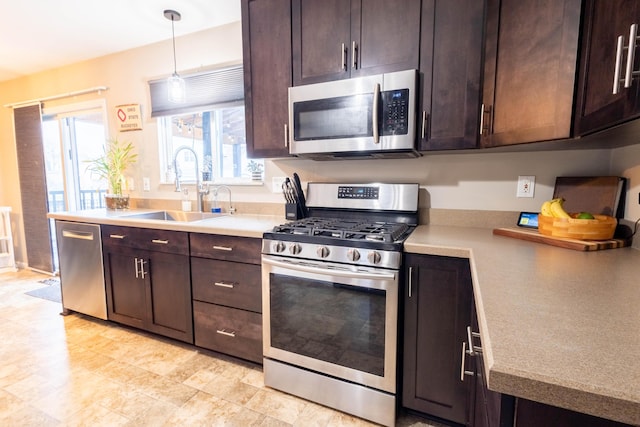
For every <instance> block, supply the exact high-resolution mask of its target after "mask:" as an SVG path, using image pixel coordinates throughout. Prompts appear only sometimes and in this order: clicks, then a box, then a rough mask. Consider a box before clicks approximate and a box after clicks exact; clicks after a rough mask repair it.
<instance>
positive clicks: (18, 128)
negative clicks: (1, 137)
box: [13, 104, 53, 273]
mask: <svg viewBox="0 0 640 427" xmlns="http://www.w3.org/2000/svg"><path fill="white" fill-rule="evenodd" d="M13 120H14V129H15V137H16V149H17V153H18V175H19V177H20V194H21V196H22V221H23V224H24V234H25V244H26V248H27V259H28V266H29V268H32V269H35V270H39V271H43V272H48V273H53V257H52V247H51V239H50V236H51V234H50V230H49V224H50V221H49V219H48V218H47V212H48V200H47V182H46V176H45V164H44V151H43V147H42V128H41V121H42V117H41V112H40V104H36V105H30V106H26V107H20V108H14V110H13Z"/></svg>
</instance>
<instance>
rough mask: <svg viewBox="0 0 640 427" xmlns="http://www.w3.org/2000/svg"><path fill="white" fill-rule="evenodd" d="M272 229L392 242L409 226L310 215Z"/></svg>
mask: <svg viewBox="0 0 640 427" xmlns="http://www.w3.org/2000/svg"><path fill="white" fill-rule="evenodd" d="M273 231H274V232H275V233H279V234H295V235H308V236H319V237H331V238H336V239H343V240H368V241H374V242H384V243H392V242H395V241H397V240H399V239H401V238H402V237H403V236H405V235H406V233H407V232H408V231H409V226H408V225H407V224H404V223H387V222H363V221H350V220H343V219H332V218H313V217H312V218H305V219H302V220H299V221H295V222H292V223H288V224H282V225H279V226H276V227H274V229H273Z"/></svg>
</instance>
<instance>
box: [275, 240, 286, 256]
mask: <svg viewBox="0 0 640 427" xmlns="http://www.w3.org/2000/svg"><path fill="white" fill-rule="evenodd" d="M286 247H287V245H285V244H284V242H276V244H274V245H273V250H274V251H276V253H280V252H282V251H284V250H285V249H286Z"/></svg>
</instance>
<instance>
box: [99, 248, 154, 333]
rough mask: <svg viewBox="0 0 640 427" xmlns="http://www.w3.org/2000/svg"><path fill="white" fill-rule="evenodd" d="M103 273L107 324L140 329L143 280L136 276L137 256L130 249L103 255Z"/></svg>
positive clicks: (144, 306) (143, 320)
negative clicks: (109, 322)
mask: <svg viewBox="0 0 640 427" xmlns="http://www.w3.org/2000/svg"><path fill="white" fill-rule="evenodd" d="M103 256H104V271H105V280H106V290H107V310H108V312H107V317H108V318H109V320H113V321H115V322H119V323H123V324H125V325H129V326H133V327H136V328H144V327H145V324H146V319H147V299H146V284H145V279H144V278H143V277H142V275H141V274H140V260H142V258H140V256H139V255H138V254H137V253H136V252H135V251H134V250H132V249H129V248H118V250H117V251H109V250H107V249H105V252H104V255H103Z"/></svg>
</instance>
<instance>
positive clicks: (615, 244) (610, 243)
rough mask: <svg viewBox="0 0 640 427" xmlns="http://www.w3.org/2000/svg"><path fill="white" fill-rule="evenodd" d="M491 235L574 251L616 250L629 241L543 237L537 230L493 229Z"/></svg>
mask: <svg viewBox="0 0 640 427" xmlns="http://www.w3.org/2000/svg"><path fill="white" fill-rule="evenodd" d="M493 234H497V235H499V236H506V237H513V238H514V239H520V240H528V241H530V242H537V243H545V244H547V245H551V246H558V247H561V248H566V249H573V250H576V251H600V250H603V249H616V248H623V247H625V246H629V244H630V243H631V242H630V240H629V239H615V238H614V239H611V240H577V239H568V238H564V237H555V236H545V235H544V234H540V233H538V230H534V229H525V228H515V227H508V228H494V229H493Z"/></svg>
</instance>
